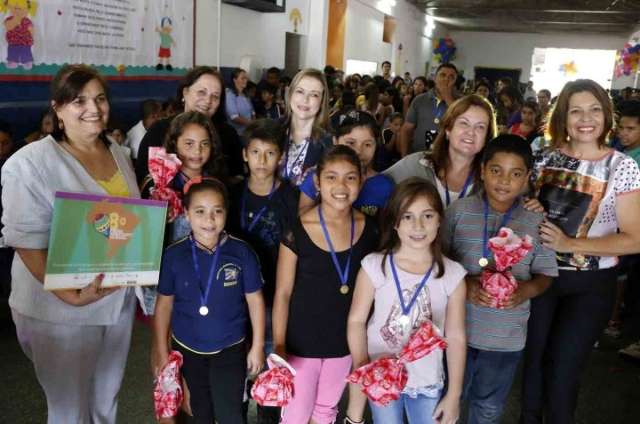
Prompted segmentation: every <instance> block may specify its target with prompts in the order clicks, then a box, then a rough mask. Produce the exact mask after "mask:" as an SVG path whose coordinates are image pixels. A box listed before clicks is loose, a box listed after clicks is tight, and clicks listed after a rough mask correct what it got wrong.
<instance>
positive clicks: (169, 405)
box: [153, 350, 184, 420]
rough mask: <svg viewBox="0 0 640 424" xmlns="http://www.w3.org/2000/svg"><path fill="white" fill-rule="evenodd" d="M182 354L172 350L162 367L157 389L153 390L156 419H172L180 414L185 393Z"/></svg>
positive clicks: (156, 385) (157, 380)
mask: <svg viewBox="0 0 640 424" xmlns="http://www.w3.org/2000/svg"><path fill="white" fill-rule="evenodd" d="M181 366H182V354H181V353H180V352H176V351H175V350H172V351H171V353H169V360H168V362H167V363H166V364H165V366H163V367H162V369H161V370H160V373H159V374H158V378H157V379H156V384H155V387H154V388H153V402H154V405H155V409H156V418H157V419H158V420H159V419H161V418H171V417H175V416H176V415H177V414H178V410H179V409H180V405H181V404H182V399H183V397H184V393H183V391H182V377H181V376H180V367H181Z"/></svg>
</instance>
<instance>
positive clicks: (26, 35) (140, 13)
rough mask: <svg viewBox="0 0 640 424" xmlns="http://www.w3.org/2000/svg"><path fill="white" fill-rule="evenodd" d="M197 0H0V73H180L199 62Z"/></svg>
mask: <svg viewBox="0 0 640 424" xmlns="http://www.w3.org/2000/svg"><path fill="white" fill-rule="evenodd" d="M194 3H195V0H128V1H126V2H123V1H107V0H97V1H87V0H47V1H43V0H0V19H2V31H4V34H3V36H2V37H0V78H2V76H3V75H7V76H11V77H12V78H13V77H16V76H18V77H20V78H27V79H29V77H35V78H36V79H38V78H41V77H50V76H51V75H53V74H55V73H56V72H57V70H58V69H59V68H60V66H62V65H64V64H65V63H87V64H90V65H93V66H95V67H96V68H98V70H99V71H100V73H101V74H103V75H106V76H117V77H120V78H127V77H140V76H151V77H154V76H167V77H169V76H172V77H176V76H179V75H181V74H183V73H184V72H186V70H187V69H188V68H190V67H191V66H193V64H194V57H193V46H194V39H193V38H194V17H193V14H194Z"/></svg>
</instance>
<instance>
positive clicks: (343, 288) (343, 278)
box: [318, 205, 356, 294]
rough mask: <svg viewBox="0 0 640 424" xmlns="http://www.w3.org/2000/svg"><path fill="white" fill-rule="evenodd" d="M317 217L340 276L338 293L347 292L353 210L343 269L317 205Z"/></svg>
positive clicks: (354, 221) (353, 219) (351, 249)
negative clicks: (347, 252) (347, 251)
mask: <svg viewBox="0 0 640 424" xmlns="http://www.w3.org/2000/svg"><path fill="white" fill-rule="evenodd" d="M318 217H319V218H320V226H321V227H322V232H323V233H324V239H325V240H326V241H327V244H328V245H329V252H330V253H331V260H332V261H333V266H334V267H335V269H336V271H337V272H338V277H339V278H340V293H342V294H347V293H349V286H348V285H347V280H348V279H349V268H350V267H351V254H352V253H353V236H354V233H355V227H356V220H355V218H354V217H353V211H352V212H351V241H350V242H349V257H348V259H347V263H346V264H345V267H344V270H343V269H342V267H341V266H340V262H338V256H337V255H336V250H335V249H334V248H333V243H331V237H330V236H329V231H328V230H327V224H326V223H325V222H324V217H323V216H322V206H320V205H319V206H318Z"/></svg>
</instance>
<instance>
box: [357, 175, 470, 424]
mask: <svg viewBox="0 0 640 424" xmlns="http://www.w3.org/2000/svg"><path fill="white" fill-rule="evenodd" d="M443 217H444V214H443V207H442V201H441V200H440V196H439V195H438V192H437V190H436V188H435V187H434V186H433V185H432V184H430V183H429V182H427V181H426V180H423V179H420V178H410V179H407V180H405V181H404V182H402V183H401V184H400V185H398V186H397V187H396V189H395V191H394V192H393V195H392V196H391V199H390V200H389V203H388V205H387V207H386V208H385V209H384V211H383V214H382V220H381V222H383V223H384V225H383V228H382V234H381V250H380V251H379V252H376V253H372V254H370V255H367V256H366V257H365V258H364V259H363V260H362V269H361V270H360V272H359V274H358V278H357V281H356V290H355V293H354V297H353V299H354V300H353V303H352V305H351V311H350V312H349V321H348V340H349V348H350V350H351V355H352V358H353V364H354V368H358V367H359V366H361V365H363V364H365V363H367V362H369V359H371V360H375V359H378V358H380V357H386V356H390V355H394V354H397V353H398V352H400V351H401V350H402V348H403V347H404V346H405V345H406V344H407V342H408V340H409V337H410V336H411V335H412V334H413V333H414V331H415V330H416V329H418V328H419V327H420V326H421V325H422V324H423V323H425V322H427V321H431V322H432V323H433V325H435V327H437V328H438V329H440V331H441V333H443V334H444V335H445V336H446V341H447V343H448V345H449V347H448V348H447V351H446V352H447V367H448V369H447V371H448V376H449V382H448V391H447V394H446V395H445V396H442V391H443V388H444V382H445V381H444V380H445V370H444V362H443V356H444V353H443V352H442V351H441V350H434V351H433V352H431V353H430V354H428V355H427V356H424V357H422V358H420V359H418V360H416V361H414V362H409V363H407V364H406V369H407V374H408V381H407V384H406V386H405V388H404V389H403V391H402V393H401V395H400V398H399V399H398V400H396V401H392V402H391V403H390V404H388V405H387V406H384V407H383V406H379V405H377V404H375V403H373V402H370V405H371V410H372V415H373V421H374V423H376V424H402V423H403V422H404V421H403V414H404V411H406V414H407V418H408V420H409V423H410V424H428V423H433V422H436V421H437V422H440V423H455V422H456V420H457V419H458V415H459V414H458V411H459V408H460V407H459V398H460V394H461V391H462V379H463V372H462V370H463V369H464V358H465V348H466V343H465V336H464V298H465V289H466V288H465V284H463V283H464V276H465V273H466V272H465V270H464V269H463V268H462V266H461V265H460V264H458V263H456V262H454V261H452V260H450V259H448V258H446V257H445V256H443V255H442V249H441V245H440V235H439V228H440V223H441V222H442V218H443ZM374 306H375V307H374ZM372 307H374V311H373V315H372V316H371V319H369V320H368V318H369V315H370V312H371V308H372ZM367 320H368V323H367ZM349 393H350V396H349V408H348V410H347V421H346V422H347V423H361V422H363V411H364V406H365V397H364V394H363V393H362V392H361V390H360V387H358V386H355V385H351V386H350V389H349Z"/></svg>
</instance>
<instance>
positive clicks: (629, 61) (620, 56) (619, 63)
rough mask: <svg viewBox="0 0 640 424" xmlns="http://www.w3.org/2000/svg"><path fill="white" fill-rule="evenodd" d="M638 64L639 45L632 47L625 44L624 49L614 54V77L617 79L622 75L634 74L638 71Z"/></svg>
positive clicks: (639, 60) (639, 59)
mask: <svg viewBox="0 0 640 424" xmlns="http://www.w3.org/2000/svg"><path fill="white" fill-rule="evenodd" d="M639 62H640V43H636V44H634V45H632V44H630V43H626V44H625V45H624V48H623V49H622V50H618V52H617V53H616V68H615V71H614V74H615V77H616V78H619V77H621V76H622V75H631V74H635V73H636V71H637V70H638V63H639Z"/></svg>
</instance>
